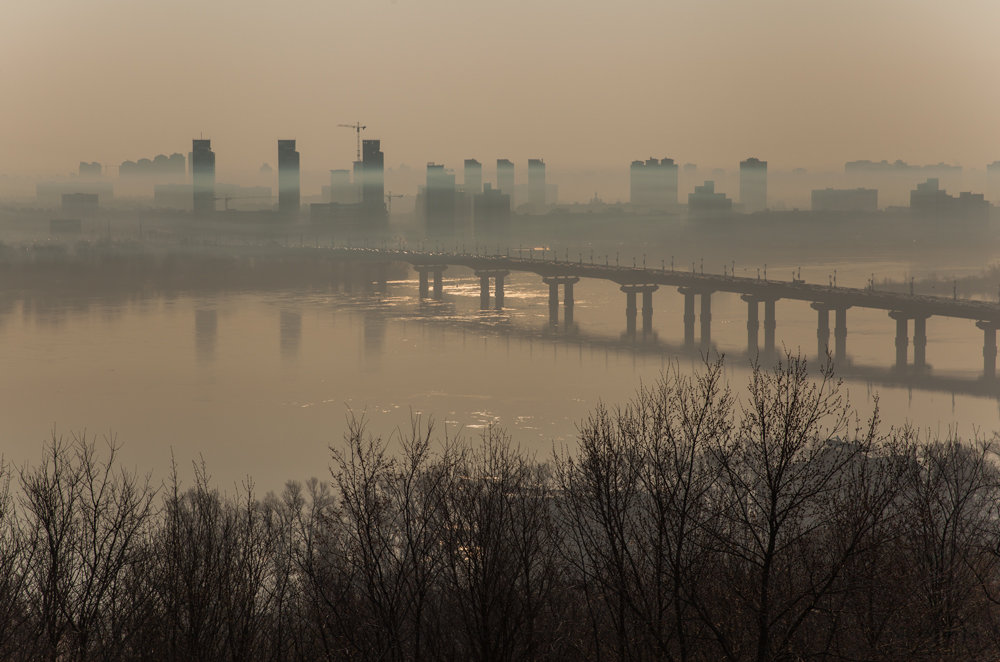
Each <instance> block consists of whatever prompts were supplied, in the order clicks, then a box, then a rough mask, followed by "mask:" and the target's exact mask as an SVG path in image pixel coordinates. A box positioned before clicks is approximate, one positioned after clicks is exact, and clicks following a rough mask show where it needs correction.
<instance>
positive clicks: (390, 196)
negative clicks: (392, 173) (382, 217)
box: [385, 191, 403, 214]
mask: <svg viewBox="0 0 1000 662" xmlns="http://www.w3.org/2000/svg"><path fill="white" fill-rule="evenodd" d="M402 197H403V194H402V193H396V194H395V195H394V194H393V192H392V191H389V192H388V193H386V194H385V213H386V214H392V199H393V198H402Z"/></svg>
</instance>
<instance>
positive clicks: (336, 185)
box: [330, 170, 358, 205]
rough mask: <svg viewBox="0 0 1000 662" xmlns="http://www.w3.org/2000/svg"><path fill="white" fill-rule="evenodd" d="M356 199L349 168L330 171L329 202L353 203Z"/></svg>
mask: <svg viewBox="0 0 1000 662" xmlns="http://www.w3.org/2000/svg"><path fill="white" fill-rule="evenodd" d="M357 201H358V195H357V192H356V191H355V189H354V185H353V184H351V171H350V170H331V171H330V202H336V203H337V204H341V205H349V204H354V203H356V202H357Z"/></svg>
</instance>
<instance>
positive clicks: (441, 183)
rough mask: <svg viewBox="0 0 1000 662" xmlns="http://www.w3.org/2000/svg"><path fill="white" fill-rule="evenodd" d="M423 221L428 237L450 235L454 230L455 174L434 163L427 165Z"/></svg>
mask: <svg viewBox="0 0 1000 662" xmlns="http://www.w3.org/2000/svg"><path fill="white" fill-rule="evenodd" d="M424 219H425V221H426V223H427V234H428V235H435V236H442V235H450V234H452V233H453V232H454V230H455V173H454V172H453V171H451V170H445V167H444V166H443V165H439V164H436V163H428V164H427V184H426V186H425V187H424Z"/></svg>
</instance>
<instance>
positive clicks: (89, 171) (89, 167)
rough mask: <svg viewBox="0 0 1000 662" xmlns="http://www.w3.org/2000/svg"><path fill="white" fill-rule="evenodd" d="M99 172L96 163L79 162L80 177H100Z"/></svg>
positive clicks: (98, 165)
mask: <svg viewBox="0 0 1000 662" xmlns="http://www.w3.org/2000/svg"><path fill="white" fill-rule="evenodd" d="M101 172H102V169H101V164H100V163H98V162H97V161H93V162H91V163H87V162H86V161H80V173H79V174H80V177H100V176H101Z"/></svg>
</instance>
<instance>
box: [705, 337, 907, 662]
mask: <svg viewBox="0 0 1000 662" xmlns="http://www.w3.org/2000/svg"><path fill="white" fill-rule="evenodd" d="M885 441H886V439H885V438H884V437H883V436H882V435H880V433H879V431H878V408H877V404H876V407H875V413H873V415H872V417H871V418H870V419H868V420H867V422H865V423H861V422H860V421H859V420H858V418H857V416H856V414H855V413H854V410H853V409H852V408H851V406H850V404H849V402H848V401H847V398H846V395H845V394H844V393H843V390H842V385H841V383H840V382H839V380H836V379H835V378H834V376H833V373H832V369H831V368H830V364H829V363H827V365H826V366H824V367H823V368H821V370H820V372H819V373H818V375H817V378H816V380H813V379H812V378H811V377H810V375H809V373H808V371H807V368H806V361H805V360H804V359H803V358H801V357H797V356H793V355H790V354H789V355H786V357H785V359H784V360H783V361H781V362H779V363H778V364H777V365H776V366H775V367H774V368H773V369H772V370H765V369H763V368H761V367H760V366H759V365H757V366H754V369H753V374H752V376H751V379H750V384H749V393H748V397H747V402H746V404H745V405H744V406H743V407H742V412H741V420H740V424H739V427H738V429H737V431H736V434H734V435H732V436H731V437H725V436H722V437H719V438H718V439H717V441H716V442H715V444H714V449H713V456H714V460H715V461H716V462H717V463H718V464H719V467H720V468H721V472H722V473H721V479H720V480H719V482H718V484H717V485H718V488H717V490H716V491H715V493H714V494H713V496H712V499H713V501H714V503H715V504H716V506H717V512H716V513H715V514H714V516H713V517H712V518H711V519H710V520H708V521H707V530H708V532H709V533H710V534H711V536H712V538H713V539H714V542H713V543H712V548H711V552H712V553H713V554H714V555H716V558H717V562H718V569H719V572H720V575H721V576H720V577H719V579H720V581H719V582H717V583H716V585H715V587H714V591H713V593H712V595H711V599H699V600H698V606H699V609H700V610H701V612H702V616H703V622H704V623H705V625H706V627H707V628H709V629H710V630H711V631H712V633H713V635H714V637H715V639H716V641H717V643H718V645H719V647H720V653H721V654H722V655H724V656H725V657H726V658H727V659H731V660H744V659H753V660H757V661H758V662H766V661H770V660H776V659H797V658H800V657H802V656H805V655H809V654H813V653H815V652H816V651H815V650H814V647H815V646H821V647H822V646H824V645H825V643H824V642H826V641H828V640H829V636H828V633H827V632H826V631H825V630H824V628H825V627H827V626H828V625H829V621H828V620H825V619H821V618H820V616H821V615H822V609H821V608H822V607H823V606H824V601H825V600H826V599H827V598H828V597H829V596H830V595H832V594H833V593H834V592H835V591H836V590H837V589H838V588H839V585H838V581H839V580H840V579H841V577H842V575H843V573H844V571H845V568H846V567H847V565H848V562H849V560H850V559H852V558H853V557H854V556H855V555H857V554H858V553H859V552H860V550H861V548H862V546H863V545H864V544H865V541H866V539H867V536H868V534H870V533H871V532H872V530H873V529H874V528H875V527H876V525H877V524H878V523H879V522H880V521H881V519H882V518H883V517H884V516H885V514H886V511H887V509H888V507H889V505H890V504H891V503H892V501H893V499H894V497H895V495H896V494H897V492H898V489H899V483H900V481H899V480H898V476H899V475H900V472H899V471H898V470H897V471H895V472H893V471H889V472H886V465H885V463H884V462H882V461H881V459H880V458H882V457H883V456H882V455H881V454H880V453H881V451H880V450H879V446H880V444H882V443H884V442H885ZM890 455H891V453H890ZM805 632H808V635H804V634H803V633H805Z"/></svg>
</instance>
